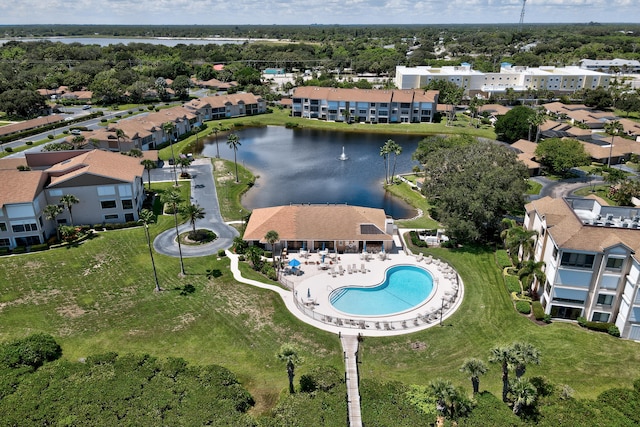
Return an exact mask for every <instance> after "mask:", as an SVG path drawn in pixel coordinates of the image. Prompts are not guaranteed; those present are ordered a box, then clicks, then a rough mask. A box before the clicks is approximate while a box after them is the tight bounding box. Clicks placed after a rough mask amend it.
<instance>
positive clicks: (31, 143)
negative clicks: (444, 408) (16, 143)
mask: <svg viewBox="0 0 640 427" xmlns="http://www.w3.org/2000/svg"><path fill="white" fill-rule="evenodd" d="M24 143H25V144H27V145H33V141H25V142H24Z"/></svg>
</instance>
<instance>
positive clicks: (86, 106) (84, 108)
mask: <svg viewBox="0 0 640 427" xmlns="http://www.w3.org/2000/svg"><path fill="white" fill-rule="evenodd" d="M82 109H83V110H90V109H91V105H85V106H84V107H82Z"/></svg>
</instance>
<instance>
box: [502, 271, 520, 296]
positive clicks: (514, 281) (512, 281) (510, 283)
mask: <svg viewBox="0 0 640 427" xmlns="http://www.w3.org/2000/svg"><path fill="white" fill-rule="evenodd" d="M504 283H505V284H506V285H507V290H508V291H509V293H511V292H515V293H517V294H519V293H520V292H522V288H521V287H520V280H518V278H517V277H516V276H509V275H507V276H504Z"/></svg>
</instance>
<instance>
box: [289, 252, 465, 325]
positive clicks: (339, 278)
mask: <svg viewBox="0 0 640 427" xmlns="http://www.w3.org/2000/svg"><path fill="white" fill-rule="evenodd" d="M293 258H295V259H298V260H299V261H301V262H302V264H301V265H300V267H299V269H300V270H302V274H301V275H293V274H291V275H285V276H283V282H285V283H286V284H287V285H288V286H289V287H290V288H292V292H288V294H289V295H283V298H284V299H285V302H286V303H287V306H288V307H289V310H291V311H292V313H293V314H294V315H296V317H298V318H300V319H301V320H303V321H305V322H307V323H310V324H312V325H314V326H316V327H318V328H320V329H323V330H326V331H330V332H334V333H339V332H341V333H346V334H361V335H363V336H389V335H401V334H407V333H411V332H416V331H419V330H424V329H427V328H430V327H433V326H437V325H439V324H440V322H441V318H440V314H439V313H435V314H433V313H434V312H436V311H438V310H442V308H443V306H444V307H445V309H444V315H443V316H442V321H444V320H446V319H447V318H448V317H449V316H450V315H452V314H453V313H454V312H455V311H456V309H457V308H458V306H459V305H460V303H461V302H462V299H463V297H464V286H463V284H462V281H461V280H460V278H459V276H458V275H457V274H456V273H455V272H454V271H453V269H452V268H451V267H450V266H448V265H447V264H445V263H440V262H438V260H431V259H430V258H423V259H422V260H420V259H419V257H416V256H415V255H407V254H405V253H404V252H402V251H398V252H394V253H389V254H387V255H386V257H385V259H384V260H383V259H381V257H380V255H379V254H370V257H369V260H368V261H365V260H363V259H361V254H340V255H339V260H338V257H336V258H335V260H331V261H332V262H333V264H331V265H330V266H329V269H320V268H319V267H318V264H317V262H320V261H321V256H320V255H319V254H317V253H313V254H310V255H309V256H308V258H306V259H305V258H301V257H300V254H298V253H290V254H289V255H288V257H287V260H288V261H290V260H291V259H293ZM305 261H306V262H307V264H305ZM325 261H326V262H328V261H329V258H328V257H325ZM353 264H355V266H356V268H357V270H358V271H357V272H354V273H351V274H349V273H348V268H347V266H348V265H353ZM362 264H364V267H365V270H366V272H365V273H362V272H361V271H360V270H361V266H362ZM396 265H413V266H418V267H421V268H424V269H426V270H427V271H429V272H430V273H431V275H432V276H433V283H434V291H433V292H432V293H431V295H430V297H429V298H428V299H427V300H426V301H424V302H423V303H421V304H420V305H418V306H416V307H414V308H413V309H410V310H408V311H404V312H401V313H396V314H389V315H383V316H376V315H366V316H361V315H354V314H349V313H342V312H340V311H338V310H336V309H335V308H334V307H333V305H332V304H331V303H330V302H329V294H330V293H331V292H332V291H333V290H335V289H337V288H340V287H345V286H354V285H356V286H375V285H378V284H380V283H382V282H383V281H384V280H385V272H386V270H387V269H389V268H390V267H393V266H396ZM332 266H333V267H334V269H335V271H336V274H335V276H334V275H332V274H331V271H332V270H331V267H332ZM338 266H342V267H343V269H344V272H343V274H342V275H341V274H339V273H338ZM456 288H457V290H456ZM308 295H310V298H309V297H308ZM430 313H431V315H429V314H430Z"/></svg>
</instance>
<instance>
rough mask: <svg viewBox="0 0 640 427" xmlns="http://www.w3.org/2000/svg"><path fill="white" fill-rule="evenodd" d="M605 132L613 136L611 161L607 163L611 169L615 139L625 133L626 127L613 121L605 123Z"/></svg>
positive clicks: (610, 148)
mask: <svg viewBox="0 0 640 427" xmlns="http://www.w3.org/2000/svg"><path fill="white" fill-rule="evenodd" d="M604 130H605V132H607V134H608V135H611V145H610V146H609V161H608V162H607V166H608V167H611V154H612V152H613V139H614V138H615V136H616V135H617V134H618V133H620V132H622V131H624V126H622V123H620V122H619V121H618V120H612V121H610V122H609V123H605V125H604Z"/></svg>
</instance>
